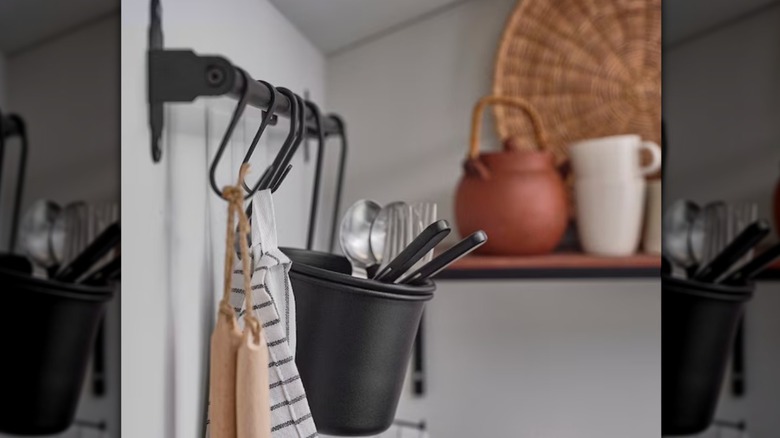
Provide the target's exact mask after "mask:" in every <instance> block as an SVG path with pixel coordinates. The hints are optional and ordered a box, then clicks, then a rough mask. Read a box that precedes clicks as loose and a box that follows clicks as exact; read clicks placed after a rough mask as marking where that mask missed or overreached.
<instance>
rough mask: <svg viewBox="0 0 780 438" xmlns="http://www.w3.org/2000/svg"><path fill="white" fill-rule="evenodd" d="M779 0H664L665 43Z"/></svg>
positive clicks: (686, 36) (668, 43) (683, 37)
mask: <svg viewBox="0 0 780 438" xmlns="http://www.w3.org/2000/svg"><path fill="white" fill-rule="evenodd" d="M777 1H778V0H664V2H663V33H664V45H670V44H675V43H677V42H679V41H681V40H684V39H686V38H689V37H691V36H693V35H696V34H698V33H700V32H702V31H705V30H707V29H709V28H711V27H713V26H717V25H718V24H721V23H724V22H727V21H729V20H731V19H733V18H735V17H739V16H740V15H743V14H745V13H749V12H751V11H753V10H756V9H758V8H761V7H763V6H766V5H768V4H770V3H776V2H777Z"/></svg>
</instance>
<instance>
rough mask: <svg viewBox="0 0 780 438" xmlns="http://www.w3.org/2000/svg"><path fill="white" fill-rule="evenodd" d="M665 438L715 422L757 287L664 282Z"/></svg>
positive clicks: (676, 281) (692, 431) (671, 279)
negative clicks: (740, 326)
mask: <svg viewBox="0 0 780 438" xmlns="http://www.w3.org/2000/svg"><path fill="white" fill-rule="evenodd" d="M662 284H663V286H662V288H663V305H662V306H663V359H662V362H663V379H662V380H663V397H662V398H663V420H662V422H663V427H662V429H663V431H662V433H663V435H692V434H696V433H700V432H702V431H704V430H705V429H707V428H708V427H709V426H710V425H711V424H712V421H713V419H714V415H715V410H716V408H717V404H718V399H719V397H720V391H721V386H722V384H723V378H724V375H725V372H726V368H727V365H728V360H729V357H730V352H731V349H732V346H733V343H734V337H735V334H736V331H737V327H738V324H739V321H740V319H741V318H742V315H743V313H744V310H745V306H746V304H747V302H748V301H749V300H750V299H751V298H752V297H753V291H754V286H753V285H749V286H723V285H713V284H704V283H698V282H695V281H690V280H681V279H677V278H671V277H663V280H662Z"/></svg>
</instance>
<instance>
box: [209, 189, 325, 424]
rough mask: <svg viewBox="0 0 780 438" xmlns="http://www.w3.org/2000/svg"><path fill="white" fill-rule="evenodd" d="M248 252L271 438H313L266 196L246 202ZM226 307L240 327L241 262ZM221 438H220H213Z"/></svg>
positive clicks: (288, 292)
mask: <svg viewBox="0 0 780 438" xmlns="http://www.w3.org/2000/svg"><path fill="white" fill-rule="evenodd" d="M251 221H252V235H251V244H250V251H252V256H253V258H254V265H253V266H254V267H253V269H254V272H260V271H265V272H264V274H265V275H252V283H251V284H252V300H253V301H254V305H253V309H254V312H255V317H256V318H257V319H258V320H259V321H260V322H261V323H262V325H263V330H264V332H265V339H266V342H267V343H268V358H269V360H270V363H269V364H268V372H269V379H268V381H269V385H270V394H271V403H270V405H271V422H272V423H273V426H272V429H271V431H272V434H273V436H274V437H278V438H313V437H317V436H318V435H317V429H316V427H315V425H314V420H313V419H312V416H311V411H310V410H309V403H308V401H307V400H306V393H305V392H304V389H303V384H302V383H301V378H300V375H299V374H298V367H297V366H296V365H295V343H296V336H295V297H294V295H293V291H292V285H291V283H290V277H289V271H290V265H291V262H290V259H289V258H287V256H286V255H284V253H282V252H281V251H280V250H279V247H278V245H277V240H276V223H275V220H274V206H273V200H272V197H271V192H270V190H263V191H261V192H258V193H257V194H256V195H255V196H254V198H253V201H252V217H251ZM253 274H254V273H253ZM230 303H231V304H232V305H233V308H234V309H235V310H236V314H237V315H238V321H239V324H240V325H241V327H243V323H244V310H245V309H244V289H243V271H242V270H241V262H240V261H238V260H237V261H236V264H235V266H234V269H233V280H232V292H231V296H230ZM213 438H221V437H213Z"/></svg>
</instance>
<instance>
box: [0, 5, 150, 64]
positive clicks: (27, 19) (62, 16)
mask: <svg viewBox="0 0 780 438" xmlns="http://www.w3.org/2000/svg"><path fill="white" fill-rule="evenodd" d="M125 1H128V0H125ZM132 1H138V0H132ZM119 4H120V0H0V52H3V53H13V52H16V51H18V50H20V49H23V48H25V47H28V46H30V45H32V44H35V43H36V42H38V41H41V40H45V39H47V38H50V37H52V36H56V35H58V34H60V33H62V32H65V31H67V30H68V29H71V28H74V27H76V26H78V25H80V24H82V23H85V22H89V21H90V20H93V19H95V18H98V17H100V16H103V15H106V14H108V13H111V12H112V11H117V10H118V9H119Z"/></svg>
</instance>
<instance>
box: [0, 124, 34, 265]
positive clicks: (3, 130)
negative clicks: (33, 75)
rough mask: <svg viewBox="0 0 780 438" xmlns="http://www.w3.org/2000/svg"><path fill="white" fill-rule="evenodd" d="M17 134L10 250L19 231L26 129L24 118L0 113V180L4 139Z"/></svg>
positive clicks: (25, 158)
mask: <svg viewBox="0 0 780 438" xmlns="http://www.w3.org/2000/svg"><path fill="white" fill-rule="evenodd" d="M13 136H18V137H19V139H20V141H21V145H20V147H21V148H20V152H19V169H18V171H17V175H16V193H15V195H14V203H13V213H12V216H11V234H10V236H11V237H10V240H9V248H10V250H11V252H13V251H14V250H15V249H16V237H17V233H18V231H19V215H20V213H21V211H20V209H21V206H22V194H23V192H24V179H25V173H26V170H27V149H28V144H27V129H26V127H25V124H24V120H22V118H21V117H19V116H18V115H15V114H10V115H8V116H3V115H2V114H0V182H1V180H2V169H3V164H4V158H5V139H6V138H9V137H13Z"/></svg>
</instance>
